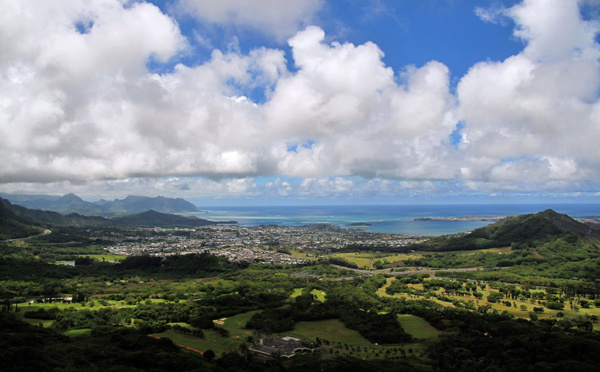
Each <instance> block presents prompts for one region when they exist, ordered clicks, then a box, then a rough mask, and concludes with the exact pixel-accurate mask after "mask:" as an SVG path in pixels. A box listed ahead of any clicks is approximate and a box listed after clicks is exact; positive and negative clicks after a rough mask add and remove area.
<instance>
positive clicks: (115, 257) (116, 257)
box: [79, 254, 127, 262]
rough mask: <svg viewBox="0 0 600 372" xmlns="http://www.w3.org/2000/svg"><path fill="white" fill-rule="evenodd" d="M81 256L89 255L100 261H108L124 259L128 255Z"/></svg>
mask: <svg viewBox="0 0 600 372" xmlns="http://www.w3.org/2000/svg"><path fill="white" fill-rule="evenodd" d="M79 256H80V257H89V258H93V259H95V260H98V261H102V260H104V261H106V262H119V261H122V260H124V259H125V258H126V257H127V256H120V255H117V254H80V255H79Z"/></svg>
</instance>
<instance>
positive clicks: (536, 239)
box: [412, 209, 600, 251]
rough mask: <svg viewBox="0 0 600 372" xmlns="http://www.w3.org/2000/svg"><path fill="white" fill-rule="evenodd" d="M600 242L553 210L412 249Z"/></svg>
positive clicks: (593, 230) (595, 235) (597, 235)
mask: <svg viewBox="0 0 600 372" xmlns="http://www.w3.org/2000/svg"><path fill="white" fill-rule="evenodd" d="M568 235H571V236H573V237H578V238H583V239H593V240H598V239H600V231H599V230H597V229H596V228H593V227H590V226H588V225H586V224H583V223H581V222H578V221H576V220H574V219H572V218H571V217H569V216H567V215H565V214H560V213H557V212H555V211H553V210H551V209H548V210H546V211H543V212H540V213H536V214H524V215H520V216H514V217H507V218H504V219H502V220H500V221H497V222H495V223H493V224H490V225H488V226H485V227H482V228H479V229H476V230H473V231H472V232H471V233H468V234H466V235H464V236H460V237H437V238H433V239H431V240H429V241H427V242H425V243H421V244H417V245H414V246H412V248H413V249H416V250H424V251H462V250H476V249H487V248H500V247H509V246H512V247H514V248H525V247H533V246H538V245H542V244H544V243H548V242H550V241H553V240H555V239H556V238H558V237H566V236H568Z"/></svg>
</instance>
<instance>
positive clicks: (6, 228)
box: [0, 199, 44, 240]
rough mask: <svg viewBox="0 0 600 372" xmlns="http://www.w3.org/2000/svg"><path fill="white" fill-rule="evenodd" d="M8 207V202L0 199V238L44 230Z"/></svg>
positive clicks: (19, 236)
mask: <svg viewBox="0 0 600 372" xmlns="http://www.w3.org/2000/svg"><path fill="white" fill-rule="evenodd" d="M10 207H11V204H10V202H8V201H6V200H4V199H0V240H4V239H15V238H24V237H27V236H31V235H36V234H39V233H41V232H42V231H44V229H43V228H42V226H41V225H39V224H38V223H36V222H34V221H32V220H30V219H27V218H25V217H21V216H19V215H17V214H16V213H14V212H13V211H12V210H11V209H10Z"/></svg>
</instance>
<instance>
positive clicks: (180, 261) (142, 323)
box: [0, 212, 600, 371]
mask: <svg viewBox="0 0 600 372" xmlns="http://www.w3.org/2000/svg"><path fill="white" fill-rule="evenodd" d="M4 215H5V216H8V217H7V218H6V221H10V223H11V224H12V223H14V222H15V221H20V223H22V225H20V226H22V227H24V228H25V230H26V229H29V228H30V229H31V230H29V231H25V230H19V229H20V227H18V226H19V225H5V226H6V227H7V230H10V231H12V232H11V233H12V234H17V232H18V231H21V232H19V234H21V236H31V235H35V234H32V232H36V231H40V230H41V229H42V228H41V227H39V225H37V222H35V221H32V220H28V219H26V218H25V217H22V216H19V215H17V214H14V215H10V214H8V213H5V214H4ZM56 221H57V220H55V222H53V223H54V224H53V225H52V233H51V234H47V235H41V236H34V237H31V238H30V239H27V240H17V241H3V242H0V302H1V303H2V311H1V312H0V365H2V369H3V370H7V371H10V370H15V371H17V370H91V371H94V370H98V371H100V370H102V371H104V370H128V371H129V370H133V371H135V370H155V371H162V370H181V371H192V370H212V371H259V370H260V371H270V370H273V371H307V370H330V371H348V370H353V371H396V370H397V371H400V370H402V371H427V370H437V371H449V370H451V371H515V370H519V371H570V370H571V371H588V370H589V371H592V370H597V365H598V364H599V363H600V336H599V334H598V331H597V329H598V327H599V324H598V316H599V315H600V286H599V285H598V283H597V281H595V280H594V279H597V278H600V272H599V269H598V268H599V267H600V265H599V263H600V262H599V261H598V259H599V258H600V245H599V244H600V243H599V242H598V240H596V238H595V232H594V231H593V230H591V229H590V228H587V227H586V228H582V226H581V225H579V224H578V223H573V222H572V220H569V219H566V218H564V217H563V216H561V215H557V214H554V213H553V212H544V213H542V214H540V215H539V216H538V215H530V216H519V217H515V218H511V219H507V220H503V221H500V222H499V223H497V224H493V225H490V226H488V227H486V228H484V229H482V230H477V231H475V232H473V233H471V234H468V235H465V236H463V237H460V238H459V237H453V238H444V239H433V240H431V241H429V242H428V243H424V244H423V246H424V247H426V248H425V249H426V250H427V251H426V252H422V253H419V254H415V255H405V256H406V257H404V258H403V259H402V262H400V263H398V262H396V263H395V265H400V266H394V267H391V266H389V265H390V263H388V262H387V261H386V260H385V257H384V256H373V258H372V260H376V262H378V264H377V265H373V267H384V269H385V270H383V271H380V272H379V273H375V272H373V275H362V276H361V275H359V274H357V273H354V272H349V271H347V270H345V268H338V266H333V265H331V264H336V265H342V266H346V267H349V268H356V267H358V266H357V265H356V263H355V262H352V261H351V256H347V257H346V258H334V257H327V256H326V257H325V258H321V259H320V261H319V260H313V261H310V262H309V264H305V265H296V266H292V265H275V264H271V265H269V264H250V263H234V262H230V261H228V260H227V259H225V258H223V257H216V256H213V255H211V254H208V253H202V254H188V255H169V256H166V257H156V256H150V255H138V256H128V257H126V258H122V259H120V260H118V261H117V262H109V261H110V257H109V256H108V255H105V254H103V252H104V249H103V248H104V247H106V246H109V245H110V244H113V242H112V240H111V239H112V237H114V236H120V237H121V238H123V237H124V236H127V237H128V239H131V240H133V241H135V240H136V239H137V238H138V237H140V236H160V235H159V234H160V233H157V232H155V231H150V230H148V229H132V228H123V227H118V226H115V225H107V226H105V227H103V228H100V227H99V226H97V225H95V226H94V225H89V226H76V225H75V224H72V223H67V224H66V225H60V224H57V222H56ZM80 221H85V219H81V220H80ZM90 222H93V221H92V220H90ZM312 228H319V229H323V231H327V229H328V228H329V227H328V226H318V227H312ZM92 231H94V232H98V231H100V232H101V233H95V234H94V236H95V237H94V238H92V235H91V232H92ZM528 232H529V233H528ZM453 247H454V248H458V247H460V248H461V249H460V250H457V251H448V250H449V249H454V248H453ZM414 248H415V246H413V247H410V249H411V250H414ZM481 248H486V249H487V250H482V249H481ZM490 248H494V249H498V250H494V249H490ZM279 249H280V248H279ZM371 249H373V248H371ZM286 252H288V253H289V254H292V253H293V252H292V249H289V250H287V251H286ZM381 254H382V253H381V252H380V253H378V255H381ZM98 255H100V256H98ZM61 260H71V261H73V263H74V266H64V265H57V264H56V263H57V262H58V261H61ZM402 265H404V266H405V267H402ZM415 267H421V268H422V267H437V268H444V269H450V268H457V267H458V268H461V267H463V268H464V267H471V268H472V267H487V268H488V269H487V270H482V271H463V272H461V271H450V270H448V271H446V272H435V273H423V272H421V271H419V270H416V269H415V275H394V274H397V272H395V271H392V270H390V269H391V268H393V269H394V270H396V269H397V270H408V268H411V269H414V268H415ZM381 272H384V273H381ZM405 316H410V317H412V318H413V319H417V320H418V321H419V322H420V323H419V327H418V328H417V329H412V330H410V332H409V328H408V327H407V326H406V324H405V323H403V322H402V319H405V318H403V317H405ZM318 326H323V327H326V328H327V327H329V328H330V329H329V328H327V329H318V330H317V329H316V327H318ZM425 327H427V328H428V329H429V330H434V331H435V332H423V331H424V330H425V329H424V328H425ZM306 330H312V332H313V334H310V333H306V332H307V331H306ZM308 332H310V331H308ZM288 334H296V335H301V337H306V338H309V339H311V340H312V341H313V342H315V344H317V345H318V346H320V349H319V352H318V353H316V354H310V355H299V356H296V357H294V358H292V359H290V360H282V359H280V358H265V357H258V356H256V355H254V354H253V353H251V352H250V351H249V347H251V346H252V345H253V344H254V343H255V342H257V341H258V340H259V339H260V338H262V337H264V336H265V335H281V336H285V335H288ZM315 334H318V336H315ZM438 334H439V336H437V335H438ZM432 335H435V336H432ZM178 345H179V346H178ZM182 346H186V347H187V348H188V350H185V349H184V348H183V347H182ZM200 351H201V352H203V353H200Z"/></svg>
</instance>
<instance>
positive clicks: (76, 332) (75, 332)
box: [65, 328, 92, 337]
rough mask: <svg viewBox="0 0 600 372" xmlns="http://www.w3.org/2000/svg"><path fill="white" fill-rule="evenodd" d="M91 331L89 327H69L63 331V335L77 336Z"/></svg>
mask: <svg viewBox="0 0 600 372" xmlns="http://www.w3.org/2000/svg"><path fill="white" fill-rule="evenodd" d="M90 332H92V330H91V328H82V329H71V330H68V331H66V332H65V335H67V336H69V337H77V336H81V335H87V334H88V333H90Z"/></svg>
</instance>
